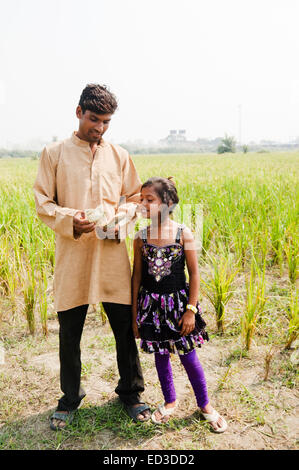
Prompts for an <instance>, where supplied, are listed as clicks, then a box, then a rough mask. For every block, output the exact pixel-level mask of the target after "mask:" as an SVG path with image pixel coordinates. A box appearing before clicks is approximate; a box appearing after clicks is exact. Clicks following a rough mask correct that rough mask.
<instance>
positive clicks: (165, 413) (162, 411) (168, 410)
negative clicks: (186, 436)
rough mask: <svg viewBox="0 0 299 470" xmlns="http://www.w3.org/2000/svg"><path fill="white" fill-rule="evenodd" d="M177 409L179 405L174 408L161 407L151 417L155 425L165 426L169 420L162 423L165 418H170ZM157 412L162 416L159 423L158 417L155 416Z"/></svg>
mask: <svg viewBox="0 0 299 470" xmlns="http://www.w3.org/2000/svg"><path fill="white" fill-rule="evenodd" d="M176 407H177V403H176V404H175V405H174V406H173V407H172V408H165V406H164V405H159V406H158V408H157V409H156V410H155V411H154V412H153V414H152V416H151V418H152V421H153V423H155V424H165V423H167V421H168V419H167V420H165V421H162V420H163V418H164V417H165V416H170V415H171V414H172V413H173V412H174V410H175V409H176ZM156 411H159V413H160V414H161V415H162V417H161V420H160V421H158V420H157V418H156V416H155V413H156Z"/></svg>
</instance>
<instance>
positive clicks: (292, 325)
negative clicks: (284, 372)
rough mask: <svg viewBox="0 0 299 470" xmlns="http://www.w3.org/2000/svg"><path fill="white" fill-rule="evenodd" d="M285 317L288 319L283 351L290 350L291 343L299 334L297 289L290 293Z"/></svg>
mask: <svg viewBox="0 0 299 470" xmlns="http://www.w3.org/2000/svg"><path fill="white" fill-rule="evenodd" d="M287 315H288V319H289V324H288V331H287V341H286V345H285V349H290V348H291V346H292V344H293V342H294V341H295V340H296V339H297V338H298V334H299V308H298V289H297V287H296V288H295V290H294V291H293V290H291V291H290V295H289V305H288V308H287Z"/></svg>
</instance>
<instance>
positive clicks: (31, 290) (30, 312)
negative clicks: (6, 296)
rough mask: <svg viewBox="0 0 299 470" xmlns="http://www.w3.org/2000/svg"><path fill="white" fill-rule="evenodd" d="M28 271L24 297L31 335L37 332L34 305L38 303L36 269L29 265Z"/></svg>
mask: <svg viewBox="0 0 299 470" xmlns="http://www.w3.org/2000/svg"><path fill="white" fill-rule="evenodd" d="M27 268H28V271H27V272H26V273H24V276H23V281H22V283H23V289H22V291H23V298H24V315H25V317H26V320H27V324H28V328H29V332H30V334H31V335H34V334H35V316H34V307H35V303H36V297H35V293H36V281H35V278H34V271H32V270H31V269H30V268H29V267H28V266H27Z"/></svg>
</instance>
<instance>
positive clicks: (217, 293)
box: [201, 256, 240, 334]
mask: <svg viewBox="0 0 299 470" xmlns="http://www.w3.org/2000/svg"><path fill="white" fill-rule="evenodd" d="M209 258H210V259H211V261H212V266H213V268H212V275H211V276H210V277H209V279H208V280H207V281H203V280H202V281H201V282H202V283H203V285H204V286H205V287H204V288H202V291H203V294H204V295H205V296H206V297H207V298H208V299H209V301H210V302H211V304H212V305H213V307H214V309H215V314H216V323H217V329H218V331H219V332H220V333H221V334H223V332H224V320H225V308H226V305H227V304H228V302H229V300H230V299H231V298H232V296H233V294H234V291H233V290H232V284H233V281H234V279H235V277H236V275H237V273H238V272H239V270H240V268H238V267H237V268H236V269H234V270H231V268H230V266H229V259H228V258H226V257H224V256H222V257H221V258H220V261H219V262H218V261H217V260H216V259H215V258H214V257H212V256H210V257H209Z"/></svg>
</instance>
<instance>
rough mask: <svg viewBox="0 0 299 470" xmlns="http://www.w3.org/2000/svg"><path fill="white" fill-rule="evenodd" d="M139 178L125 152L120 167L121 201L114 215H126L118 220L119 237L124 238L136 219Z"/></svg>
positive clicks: (139, 187) (139, 186)
mask: <svg viewBox="0 0 299 470" xmlns="http://www.w3.org/2000/svg"><path fill="white" fill-rule="evenodd" d="M140 189H141V180H140V178H139V176H138V173H137V170H136V168H135V165H134V163H133V160H132V158H131V157H130V155H129V154H128V153H127V154H126V158H125V161H124V164H123V167H122V188H121V202H120V205H119V207H118V208H117V212H116V215H115V217H122V216H123V215H125V216H126V217H125V218H123V219H122V220H120V222H119V238H120V239H125V238H126V236H127V235H128V234H129V233H130V232H131V231H132V229H133V228H134V226H135V222H136V219H137V214H136V209H137V206H138V204H139V201H140Z"/></svg>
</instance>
